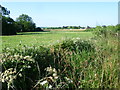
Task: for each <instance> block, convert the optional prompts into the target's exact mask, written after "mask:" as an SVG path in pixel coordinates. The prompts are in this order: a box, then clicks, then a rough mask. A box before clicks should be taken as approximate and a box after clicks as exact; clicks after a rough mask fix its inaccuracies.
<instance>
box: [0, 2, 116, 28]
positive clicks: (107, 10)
mask: <svg viewBox="0 0 120 90" xmlns="http://www.w3.org/2000/svg"><path fill="white" fill-rule="evenodd" d="M1 5H2V6H4V7H6V8H7V9H8V10H10V12H11V13H10V17H11V18H13V19H14V20H16V18H17V17H19V15H21V14H27V15H29V16H30V17H32V19H33V21H34V22H35V23H36V26H37V27H59V26H93V27H94V26H96V25H116V24H117V23H118V2H2V4H1Z"/></svg>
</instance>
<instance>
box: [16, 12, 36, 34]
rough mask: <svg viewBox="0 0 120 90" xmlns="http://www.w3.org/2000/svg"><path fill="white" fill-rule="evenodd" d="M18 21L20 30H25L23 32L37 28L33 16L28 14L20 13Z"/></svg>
mask: <svg viewBox="0 0 120 90" xmlns="http://www.w3.org/2000/svg"><path fill="white" fill-rule="evenodd" d="M16 23H17V26H18V31H23V32H27V31H34V30H35V28H36V26H35V23H34V22H33V20H32V18H31V17H30V16H28V15H26V14H22V15H20V16H19V17H18V18H17V19H16Z"/></svg>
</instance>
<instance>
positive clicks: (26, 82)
mask: <svg viewBox="0 0 120 90" xmlns="http://www.w3.org/2000/svg"><path fill="white" fill-rule="evenodd" d="M118 29H119V28H118V26H116V27H114V26H108V27H104V28H103V27H97V28H95V30H94V33H95V35H96V36H95V37H94V38H91V39H90V40H87V41H85V40H81V39H80V38H74V39H68V40H64V41H62V42H60V43H59V44H57V45H53V46H49V47H47V48H46V47H43V46H32V47H27V46H20V47H18V48H14V49H9V48H4V49H3V53H2V54H1V57H2V59H1V64H2V66H3V72H2V73H1V81H2V82H3V89H24V90H29V89H42V88H43V89H44V88H51V89H53V88H57V89H62V88H74V89H78V88H102V89H104V88H119V85H120V83H119V76H118V75H119V65H120V64H119V58H118V43H119V41H118Z"/></svg>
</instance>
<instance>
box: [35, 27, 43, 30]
mask: <svg viewBox="0 0 120 90" xmlns="http://www.w3.org/2000/svg"><path fill="white" fill-rule="evenodd" d="M35 31H43V30H42V29H41V28H40V27H37V28H36V29H35Z"/></svg>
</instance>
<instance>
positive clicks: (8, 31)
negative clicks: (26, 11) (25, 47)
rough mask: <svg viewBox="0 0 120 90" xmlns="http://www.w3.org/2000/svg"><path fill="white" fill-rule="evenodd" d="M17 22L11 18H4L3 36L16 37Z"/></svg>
mask: <svg viewBox="0 0 120 90" xmlns="http://www.w3.org/2000/svg"><path fill="white" fill-rule="evenodd" d="M15 34H16V28H15V22H14V20H13V19H12V18H10V17H5V16H2V35H15Z"/></svg>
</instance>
